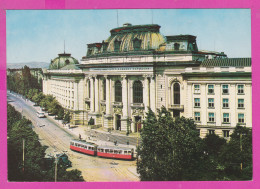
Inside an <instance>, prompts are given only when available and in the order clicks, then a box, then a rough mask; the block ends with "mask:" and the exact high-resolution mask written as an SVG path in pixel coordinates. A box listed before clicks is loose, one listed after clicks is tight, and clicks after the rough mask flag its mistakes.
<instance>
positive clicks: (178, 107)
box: [169, 104, 184, 111]
mask: <svg viewBox="0 0 260 189" xmlns="http://www.w3.org/2000/svg"><path fill="white" fill-rule="evenodd" d="M169 109H171V110H180V111H183V110H184V105H180V104H171V105H169Z"/></svg>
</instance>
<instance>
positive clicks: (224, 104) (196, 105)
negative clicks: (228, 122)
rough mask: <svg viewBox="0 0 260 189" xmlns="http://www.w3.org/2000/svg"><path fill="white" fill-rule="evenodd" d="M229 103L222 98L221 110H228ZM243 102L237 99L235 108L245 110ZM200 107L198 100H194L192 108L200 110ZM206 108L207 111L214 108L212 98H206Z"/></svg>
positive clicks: (226, 99) (241, 99) (227, 99)
mask: <svg viewBox="0 0 260 189" xmlns="http://www.w3.org/2000/svg"><path fill="white" fill-rule="evenodd" d="M229 102H230V101H229V98H222V108H223V109H228V108H230V103H229ZM244 102H245V101H244V99H243V98H239V99H237V108H238V109H244V108H245V104H244ZM200 107H201V101H200V98H194V108H200ZM208 108H209V109H212V108H215V99H214V98H208Z"/></svg>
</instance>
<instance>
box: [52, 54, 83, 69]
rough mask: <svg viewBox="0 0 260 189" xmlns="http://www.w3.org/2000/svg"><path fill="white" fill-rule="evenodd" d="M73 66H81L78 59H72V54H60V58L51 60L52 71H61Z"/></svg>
mask: <svg viewBox="0 0 260 189" xmlns="http://www.w3.org/2000/svg"><path fill="white" fill-rule="evenodd" d="M73 64H79V62H78V61H77V59H75V58H73V57H71V54H67V53H63V54H59V57H57V58H54V59H53V60H51V64H50V66H49V69H52V70H55V69H61V68H63V67H65V66H67V65H73Z"/></svg>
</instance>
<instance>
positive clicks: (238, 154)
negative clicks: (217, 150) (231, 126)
mask: <svg viewBox="0 0 260 189" xmlns="http://www.w3.org/2000/svg"><path fill="white" fill-rule="evenodd" d="M220 161H221V163H222V165H223V167H224V177H225V179H227V180H251V179H252V131H251V130H250V129H248V128H246V127H241V126H237V127H236V128H235V130H234V132H233V134H232V135H231V139H230V141H229V142H228V143H227V145H225V146H224V148H223V150H222V151H221V154H220ZM241 163H242V164H241ZM241 166H242V167H241Z"/></svg>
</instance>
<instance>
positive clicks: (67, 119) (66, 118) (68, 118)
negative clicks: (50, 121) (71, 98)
mask: <svg viewBox="0 0 260 189" xmlns="http://www.w3.org/2000/svg"><path fill="white" fill-rule="evenodd" d="M70 119H71V117H70V112H69V111H67V112H66V113H65V115H64V118H63V123H64V124H67V123H70Z"/></svg>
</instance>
